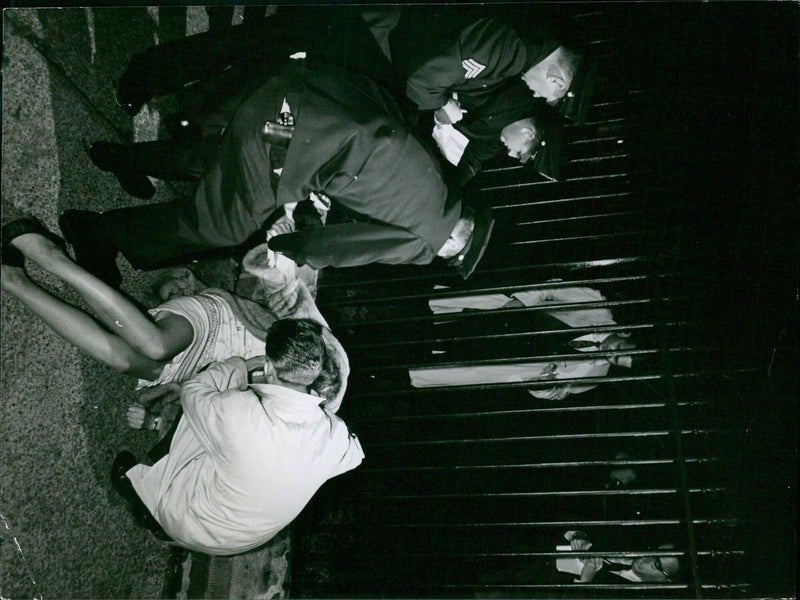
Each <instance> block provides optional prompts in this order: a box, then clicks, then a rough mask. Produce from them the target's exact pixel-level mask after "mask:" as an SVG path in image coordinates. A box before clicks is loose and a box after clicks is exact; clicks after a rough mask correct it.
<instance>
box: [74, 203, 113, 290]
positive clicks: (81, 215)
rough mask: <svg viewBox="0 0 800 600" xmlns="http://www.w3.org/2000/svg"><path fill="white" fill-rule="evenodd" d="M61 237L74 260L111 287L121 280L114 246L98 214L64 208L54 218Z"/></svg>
mask: <svg viewBox="0 0 800 600" xmlns="http://www.w3.org/2000/svg"><path fill="white" fill-rule="evenodd" d="M58 225H59V227H60V228H61V233H62V234H64V239H65V240H67V242H69V243H70V244H71V245H72V249H73V251H74V252H75V262H76V263H78V264H79V265H80V266H81V267H83V268H84V269H86V270H87V271H89V272H90V273H91V274H92V275H94V276H95V277H97V278H98V279H101V280H103V281H104V282H105V283H107V284H108V285H110V286H111V287H113V288H118V287H119V286H120V284H121V283H122V274H120V272H119V269H118V268H117V261H116V258H117V249H116V248H115V247H114V246H113V244H112V243H111V241H110V240H109V238H108V237H107V236H106V235H105V233H107V231H106V226H105V224H104V223H103V222H102V215H100V214H99V213H94V212H90V211H88V210H73V209H70V210H65V211H64V212H63V213H61V216H60V217H59V218H58Z"/></svg>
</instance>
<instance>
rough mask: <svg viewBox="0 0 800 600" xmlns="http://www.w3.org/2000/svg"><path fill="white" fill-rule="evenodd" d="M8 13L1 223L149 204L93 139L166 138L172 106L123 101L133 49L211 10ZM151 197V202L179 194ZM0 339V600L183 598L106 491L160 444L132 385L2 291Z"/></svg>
mask: <svg viewBox="0 0 800 600" xmlns="http://www.w3.org/2000/svg"><path fill="white" fill-rule="evenodd" d="M240 12H241V11H238V12H237V13H235V14H234V20H235V19H236V18H237V15H238V14H240ZM3 16H4V20H3V23H4V48H5V54H4V72H3V97H2V101H3V102H2V119H3V121H2V122H3V138H2V151H3V154H2V157H3V159H2V222H3V223H7V222H8V221H10V220H13V219H15V218H18V217H20V216H23V215H32V216H34V217H36V218H38V219H40V220H41V221H42V222H44V223H45V224H46V225H47V226H48V227H50V228H51V229H52V230H53V231H58V227H57V218H58V215H59V214H60V213H61V212H62V211H63V210H64V209H67V208H81V209H87V210H102V209H108V208H117V207H122V206H130V205H133V204H134V203H137V202H141V201H139V200H136V199H134V198H132V197H130V196H128V195H127V194H125V192H123V191H122V190H121V189H120V187H119V185H118V184H117V182H116V180H115V179H114V178H113V177H112V176H111V175H109V174H108V173H104V172H101V171H99V170H98V169H97V168H95V167H94V166H93V165H92V164H91V162H90V161H89V158H88V156H87V154H86V152H85V147H86V145H87V144H88V143H90V142H92V141H94V140H98V139H105V140H114V141H133V140H147V139H155V138H156V136H157V135H158V127H159V119H160V110H159V108H160V107H162V105H161V104H159V103H158V102H155V103H152V104H151V105H149V106H148V107H146V108H145V109H144V110H143V111H142V112H141V113H140V114H139V115H137V116H136V117H135V118H133V119H132V118H131V117H129V116H128V115H127V114H126V113H125V112H124V111H122V109H120V108H119V107H117V106H116V105H115V103H114V100H113V88H114V83H115V81H116V80H117V78H118V77H119V75H120V74H121V73H122V70H123V69H124V67H125V64H126V62H127V60H128V59H129V58H130V55H131V54H132V53H133V52H135V51H139V50H142V49H144V48H145V47H147V46H148V45H150V44H153V43H157V42H163V41H166V40H169V39H174V38H177V37H181V36H184V35H187V34H191V33H196V32H199V31H203V30H205V29H207V27H208V14H207V13H206V11H205V10H204V9H203V8H202V7H169V8H160V9H159V8H144V7H141V8H138V7H137V8H66V9H32V8H17V9H5V10H4V12H3ZM157 186H158V193H157V195H156V197H155V198H154V199H153V200H152V201H153V202H155V201H164V200H167V199H169V198H171V197H173V196H174V195H175V193H176V192H175V190H174V189H173V188H171V187H169V186H168V185H166V184H164V183H162V182H158V184H157ZM119 265H120V267H121V270H122V273H123V277H124V279H125V283H124V284H123V289H124V291H126V292H127V293H129V294H130V295H131V296H132V297H134V298H136V299H137V300H139V301H140V302H143V303H146V302H147V293H146V292H147V290H148V288H149V286H150V285H151V284H152V282H153V280H154V279H156V278H157V277H159V276H160V275H161V274H160V273H157V272H156V273H137V272H134V271H133V270H132V269H131V268H130V267H129V265H127V263H125V261H124V259H122V258H120V259H119ZM201 268H206V269H210V271H209V276H210V277H212V278H213V274H214V269H216V272H217V274H220V273H221V275H220V276H224V275H225V273H224V272H223V271H224V265H223V268H222V270H221V271H220V268H219V265H216V266H215V265H213V264H211V265H201ZM28 272H29V274H30V275H31V276H32V278H34V279H35V280H36V281H38V282H40V283H41V284H42V285H43V286H44V287H46V288H47V289H48V290H50V291H52V292H54V293H55V294H57V295H59V296H60V297H62V298H64V299H66V300H67V301H69V302H72V303H74V304H76V305H78V306H83V305H82V304H81V301H80V299H79V298H78V297H77V296H76V295H75V294H74V293H73V292H72V291H71V290H69V289H67V288H65V286H64V285H63V284H62V283H61V282H59V281H58V280H56V279H55V278H54V277H52V276H49V275H48V274H46V273H43V272H42V271H41V270H38V269H36V268H35V266H32V267H30V268H29V269H28ZM207 283H214V282H213V281H207ZM0 334H1V335H2V338H0V339H1V340H2V358H1V362H0V396H1V397H2V400H1V401H0V439H1V440H2V442H1V443H0V467H2V469H1V470H0V515H2V518H1V519H0V542H1V543H0V596H2V597H3V598H14V599H17V598H32V597H36V598H39V597H43V598H157V597H162V596H163V595H173V594H182V595H183V596H184V597H185V595H186V593H187V589H188V587H189V584H190V582H189V580H188V579H184V580H183V581H178V582H176V581H173V580H172V579H171V577H172V576H174V567H175V565H174V564H173V563H174V561H175V558H176V557H175V555H174V554H172V553H171V551H170V549H169V548H168V547H167V546H164V545H163V544H161V543H159V542H156V541H154V540H153V539H151V537H150V535H149V534H148V533H147V532H145V531H143V530H141V529H138V528H137V527H135V526H134V524H133V522H132V520H131V519H130V518H129V516H128V515H127V513H126V512H125V510H124V508H123V506H122V504H121V502H119V501H118V500H117V499H116V498H115V497H114V495H113V494H112V493H111V492H110V485H109V483H108V470H109V467H110V465H111V462H112V460H113V458H114V456H115V454H116V453H117V452H118V451H119V450H121V449H123V448H128V449H130V450H132V451H133V452H134V453H135V454H137V455H138V456H143V455H144V452H145V451H146V450H147V448H149V447H150V446H151V445H152V444H153V443H154V442H155V441H156V434H155V433H152V432H143V431H133V430H130V429H129V428H128V427H127V425H126V423H125V412H126V409H127V402H128V401H130V400H132V399H133V397H134V395H133V391H134V381H133V380H132V379H130V378H128V377H125V376H123V375H120V374H117V373H114V372H113V371H112V370H111V369H108V368H106V367H103V366H102V365H100V364H98V363H97V362H95V361H94V360H92V359H90V358H88V357H87V356H85V355H83V354H81V353H80V352H79V351H78V350H76V349H75V348H73V347H72V346H71V345H70V344H68V343H67V342H66V341H64V340H63V339H61V338H60V337H58V336H57V335H56V334H55V333H53V332H52V331H51V330H50V329H49V328H48V327H46V326H45V325H44V324H43V323H41V322H40V321H38V320H37V319H34V318H33V317H32V316H31V315H30V313H28V312H27V311H26V309H25V308H24V307H23V306H22V305H21V304H20V303H19V302H17V301H16V300H15V299H13V298H10V297H7V296H6V295H4V296H3V297H2V324H1V325H0ZM171 561H172V562H171ZM231 565H233V566H231ZM209 568H210V567H209ZM224 568H229V569H232V570H233V572H235V570H236V569H237V568H241V566H239V567H237V566H235V563H230V564H228V565H227V566H223V569H224ZM251 570H256V571H257V569H256V568H254V569H251ZM229 575H230V573H228V575H226V577H227V579H225V581H228V584H229V587H230V585H232V584H231V578H230V576H229ZM234 579H236V578H235V577H234ZM240 579H241V578H240ZM242 581H243V580H240V581H239V583H238V584H237V585H239V587H240V588H241V587H242V586H243V585H244V583H242ZM212 583H213V577H212ZM176 585H177V587H175V586H176ZM181 587H182V588H183V591H181ZM279 587H280V586H279ZM195 588H198V586H197V585H195ZM229 591H231V592H236V590H233V589H230V590H229ZM263 591H264V590H261V592H263ZM261 592H258V593H261ZM194 593H196V594H199V595H201V596H204V595H206V594H207V593H214V594H217V595H218V594H220V593H222V592H221V590H220V588H217V589H216V591H214V590H207V589H206V588H203V589H195V590H194ZM236 593H239V594H241V589H240V590H239V592H236ZM255 594H256V591H255V590H253V589H251V590H250V592H249V593H248V594H246V595H249V596H252V595H255ZM281 594H282V591H281V590H273V592H272V593H271V596H272V597H275V596H279V595H281Z"/></svg>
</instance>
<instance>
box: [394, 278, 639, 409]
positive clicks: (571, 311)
mask: <svg viewBox="0 0 800 600" xmlns="http://www.w3.org/2000/svg"><path fill="white" fill-rule="evenodd" d="M604 300H605V297H604V296H603V295H602V294H601V293H600V292H599V291H597V290H595V289H592V288H588V287H578V286H564V287H558V286H553V287H546V288H539V289H530V290H521V291H518V292H515V293H514V294H512V295H511V297H509V296H507V295H505V294H481V295H474V296H470V295H464V296H454V297H447V298H437V299H434V300H430V301H429V305H430V308H431V310H432V311H433V313H434V314H445V313H454V312H461V311H462V310H496V309H508V308H522V307H534V306H542V307H543V306H548V305H552V306H554V308H552V309H548V310H545V311H544V312H545V314H546V315H548V316H550V317H552V318H553V319H555V320H557V321H558V322H561V323H563V324H564V325H565V326H566V327H572V328H587V327H598V326H614V325H616V322H615V321H614V318H613V315H612V314H611V311H610V310H609V309H608V308H603V307H587V308H580V307H579V305H580V304H583V303H592V302H602V301H604ZM569 305H578V306H569ZM627 335H628V334H627V333H622V332H620V333H610V332H604V333H587V334H584V335H581V336H578V337H576V338H575V339H573V340H571V342H570V343H569V346H570V347H571V348H572V349H574V350H575V358H569V359H565V358H558V359H553V360H548V361H545V360H540V361H533V362H518V361H517V362H515V361H507V362H502V363H498V362H493V363H492V364H474V363H473V364H469V365H456V366H438V365H437V366H430V367H420V368H412V369H409V376H410V378H411V385H412V386H413V387H418V388H423V387H441V386H459V385H473V384H493V383H519V382H525V381H530V382H539V381H553V382H554V385H553V386H552V387H534V388H532V389H530V390H529V392H530V394H531V395H533V396H535V397H537V398H542V399H545V400H563V399H564V398H566V397H567V396H568V395H569V394H579V393H581V392H585V391H588V390H591V389H593V388H594V387H596V384H594V383H591V384H586V385H581V384H579V383H577V381H571V382H567V383H555V381H556V380H559V379H567V380H579V379H582V378H597V377H605V376H606V375H607V374H608V371H609V367H610V365H611V364H615V365H618V366H625V367H630V365H631V359H630V357H629V356H626V355H624V354H612V355H609V356H607V357H604V358H600V357H581V356H580V354H579V353H580V352H598V351H603V352H614V353H616V352H621V351H623V350H628V349H633V348H634V344H633V343H631V342H630V341H628V339H627ZM438 354H439V357H441V358H443V357H444V354H443V353H438Z"/></svg>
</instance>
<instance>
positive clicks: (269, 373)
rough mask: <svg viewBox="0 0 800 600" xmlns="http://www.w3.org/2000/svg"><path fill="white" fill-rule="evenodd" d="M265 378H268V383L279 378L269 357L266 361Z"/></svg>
mask: <svg viewBox="0 0 800 600" xmlns="http://www.w3.org/2000/svg"><path fill="white" fill-rule="evenodd" d="M264 379H266V380H267V383H275V382H276V381H277V379H278V377H277V375H275V369H274V368H273V367H272V363H271V362H270V360H269V359H266V360H265V361H264Z"/></svg>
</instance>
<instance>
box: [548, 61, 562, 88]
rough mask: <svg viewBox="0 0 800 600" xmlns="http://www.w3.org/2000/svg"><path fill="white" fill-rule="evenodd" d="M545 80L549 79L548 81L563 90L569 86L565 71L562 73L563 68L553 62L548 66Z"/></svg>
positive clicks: (552, 85) (553, 86)
mask: <svg viewBox="0 0 800 600" xmlns="http://www.w3.org/2000/svg"><path fill="white" fill-rule="evenodd" d="M545 81H547V83H548V84H549V85H550V86H551V87H552V88H553V89H556V90H563V89H565V88H566V87H567V81H566V80H565V79H564V73H562V71H561V69H559V68H558V66H557V65H553V64H551V65H550V66H549V67H547V74H546V75H545Z"/></svg>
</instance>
